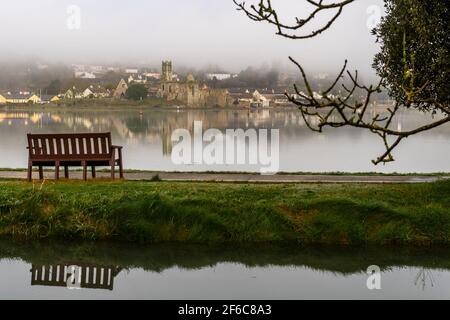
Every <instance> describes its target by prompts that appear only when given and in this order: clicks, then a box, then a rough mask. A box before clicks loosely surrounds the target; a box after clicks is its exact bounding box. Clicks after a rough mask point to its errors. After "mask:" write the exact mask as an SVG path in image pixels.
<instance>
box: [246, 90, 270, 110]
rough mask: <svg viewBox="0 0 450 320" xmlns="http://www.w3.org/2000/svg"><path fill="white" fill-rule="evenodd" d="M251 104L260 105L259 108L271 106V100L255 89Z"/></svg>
mask: <svg viewBox="0 0 450 320" xmlns="http://www.w3.org/2000/svg"><path fill="white" fill-rule="evenodd" d="M250 105H251V106H255V107H259V108H261V107H262V108H268V107H269V106H270V100H269V99H267V98H266V97H265V96H264V95H262V94H261V93H259V92H258V90H255V92H253V100H252V102H251V103H250Z"/></svg>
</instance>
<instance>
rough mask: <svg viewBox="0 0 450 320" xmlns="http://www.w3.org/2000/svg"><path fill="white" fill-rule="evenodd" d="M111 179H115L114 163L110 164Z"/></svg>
mask: <svg viewBox="0 0 450 320" xmlns="http://www.w3.org/2000/svg"><path fill="white" fill-rule="evenodd" d="M111 179H113V180H114V179H116V166H115V163H113V164H112V165H111Z"/></svg>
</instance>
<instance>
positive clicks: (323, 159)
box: [0, 108, 450, 173]
mask: <svg viewBox="0 0 450 320" xmlns="http://www.w3.org/2000/svg"><path fill="white" fill-rule="evenodd" d="M429 120H431V119H427V118H425V117H424V115H423V114H421V113H418V112H410V113H405V114H402V115H401V116H400V117H398V118H396V119H395V123H394V126H395V127H396V128H398V129H408V128H412V127H415V126H417V125H418V124H424V123H425V122H427V121H429ZM194 121H202V122H203V130H207V129H209V128H216V129H219V130H221V131H223V132H224V131H225V130H226V129H237V128H242V129H244V130H247V129H249V128H255V129H272V128H273V129H279V130H280V171H286V172H298V171H304V172H330V171H346V172H368V171H378V172H428V173H429V172H450V162H449V161H448V159H449V156H450V143H449V141H450V140H449V138H450V124H447V125H445V126H442V127H440V128H437V129H435V130H434V131H431V132H427V133H423V134H421V135H418V136H414V137H410V138H408V139H407V140H406V141H404V142H403V143H402V144H401V145H400V147H399V148H398V149H397V150H396V152H395V156H396V159H397V161H396V162H394V163H392V164H388V165H386V166H377V167H376V166H374V165H373V164H372V163H371V160H372V159H375V158H376V157H377V156H379V155H380V154H381V152H382V151H383V148H382V143H381V141H380V140H379V139H378V138H377V137H375V136H374V135H373V134H371V133H368V132H365V131H361V130H357V129H351V128H341V129H338V130H336V129H329V130H327V131H326V132H325V133H324V134H317V133H314V132H311V131H310V130H309V129H307V128H306V127H305V124H304V122H303V120H302V117H301V115H300V114H299V112H298V111H297V110H295V109H282V110H274V109H266V110H258V111H254V112H249V111H247V110H242V109H239V110H215V109H210V110H176V109H170V110H168V109H161V108H152V109H149V108H143V109H139V108H132V109H125V108H124V109H117V108H113V109H107V108H103V110H97V111H92V110H89V109H87V108H84V109H64V110H62V111H61V110H60V111H56V110H54V109H52V108H48V109H45V110H44V111H42V109H41V111H18V110H14V109H11V108H10V109H0V154H1V156H0V167H7V168H19V167H20V168H24V167H26V164H27V152H26V149H25V148H26V133H28V132H31V133H70V132H106V131H110V132H112V135H113V143H114V144H117V145H123V146H124V147H125V149H124V158H125V167H126V168H127V169H142V170H157V171H210V170H218V171H259V169H260V167H258V166H250V165H249V166H244V165H241V166H226V165H223V166H206V165H201V164H200V165H192V166H179V165H175V164H173V163H172V161H171V151H172V147H173V144H172V142H171V135H172V132H173V131H174V130H175V129H179V128H182V129H188V130H190V131H191V132H192V130H193V124H194Z"/></svg>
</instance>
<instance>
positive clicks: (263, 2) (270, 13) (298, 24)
mask: <svg viewBox="0 0 450 320" xmlns="http://www.w3.org/2000/svg"><path fill="white" fill-rule="evenodd" d="M304 1H305V3H309V5H310V6H312V8H313V10H312V12H311V13H309V14H308V15H307V16H306V17H304V18H298V17H296V18H295V22H293V23H292V24H288V23H284V22H282V21H281V20H280V18H279V16H278V13H277V10H275V9H274V8H273V6H272V1H271V0H260V2H259V3H258V4H257V5H254V4H253V5H250V7H247V5H246V3H245V2H240V1H239V0H233V2H234V3H235V4H236V6H237V7H238V10H239V11H243V12H244V13H245V14H246V15H247V16H248V17H249V18H250V19H251V20H253V21H258V22H261V21H266V22H268V23H269V24H272V25H274V26H276V28H277V33H276V34H277V35H280V36H283V37H285V38H289V39H307V38H313V37H315V36H317V35H319V34H321V33H322V32H324V31H325V30H327V29H328V28H330V27H331V25H332V24H333V23H334V22H335V21H336V19H337V18H338V17H339V16H340V15H341V13H342V11H343V9H344V7H345V6H347V5H349V4H350V3H352V2H354V1H356V0H342V1H340V2H333V3H329V4H324V0H320V1H314V0H304ZM324 11H336V13H335V14H334V16H333V17H332V18H331V19H329V20H328V21H327V22H326V23H325V25H324V26H322V27H320V28H319V29H317V30H313V31H310V32H308V33H306V34H303V35H302V34H299V32H300V29H302V28H304V27H305V26H307V25H308V24H309V23H310V22H312V21H314V20H315V18H316V17H317V15H318V14H319V13H321V12H324Z"/></svg>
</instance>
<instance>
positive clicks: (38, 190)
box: [0, 181, 450, 245]
mask: <svg viewBox="0 0 450 320" xmlns="http://www.w3.org/2000/svg"><path fill="white" fill-rule="evenodd" d="M0 236H12V237H14V238H21V239H51V238H55V239H76V240H118V241H132V242H144V243H153V242H169V241H170V242H186V243H206V242H219V243H227V242H279V241H288V242H292V243H301V244H316V243H317V244H318V243H321V244H352V245H359V244H404V245H429V244H436V245H437V244H444V245H449V244H450V181H440V182H437V183H432V184H414V185H406V184H404V185H400V184H398V185H362V184H361V185H355V184H352V185H346V184H333V185H325V184H297V185H295V184H287V185H247V184H217V183H216V184H208V183H167V182H107V181H103V182H90V183H82V182H69V183H68V182H61V183H52V182H46V184H45V185H43V186H41V185H35V186H34V188H33V186H32V185H31V184H27V183H25V182H15V181H9V182H8V181H3V182H0Z"/></svg>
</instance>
